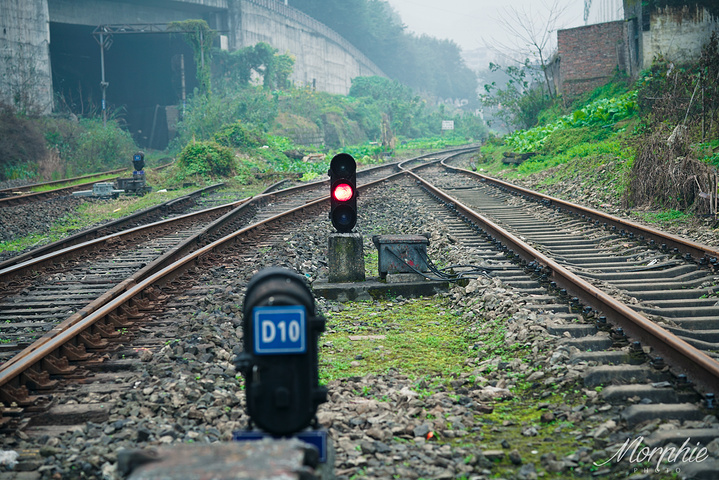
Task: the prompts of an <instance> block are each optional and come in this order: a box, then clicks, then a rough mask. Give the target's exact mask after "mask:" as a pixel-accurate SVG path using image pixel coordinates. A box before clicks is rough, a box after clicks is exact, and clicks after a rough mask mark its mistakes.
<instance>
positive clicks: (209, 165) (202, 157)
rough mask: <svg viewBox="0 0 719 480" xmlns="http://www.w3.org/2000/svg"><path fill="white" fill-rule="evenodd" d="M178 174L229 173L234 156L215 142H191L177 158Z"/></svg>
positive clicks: (206, 174)
mask: <svg viewBox="0 0 719 480" xmlns="http://www.w3.org/2000/svg"><path fill="white" fill-rule="evenodd" d="M177 164H178V172H179V173H178V175H179V176H180V177H181V178H185V177H189V176H192V175H200V176H203V177H205V176H212V175H218V176H223V175H229V174H230V173H231V172H232V170H233V169H234V168H235V157H234V155H233V153H232V150H230V149H229V148H228V147H225V146H223V145H218V144H217V143H215V142H192V143H189V144H187V146H186V147H185V148H184V149H183V150H182V153H180V156H179V157H178V159H177Z"/></svg>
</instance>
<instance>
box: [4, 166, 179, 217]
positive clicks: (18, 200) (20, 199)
mask: <svg viewBox="0 0 719 480" xmlns="http://www.w3.org/2000/svg"><path fill="white" fill-rule="evenodd" d="M171 164H172V162H170V163H166V164H164V165H160V166H157V167H154V168H152V169H151V170H162V169H164V168H166V167H168V166H169V165H171ZM127 170H129V169H128V168H120V169H118V170H111V171H108V172H105V173H98V174H95V175H86V176H84V177H76V178H70V179H67V180H55V181H53V182H47V183H36V184H33V185H26V186H24V187H17V188H10V189H5V190H0V193H2V192H7V191H16V192H17V191H23V189H27V190H28V191H29V189H32V188H37V187H41V186H44V185H53V184H59V183H67V182H72V181H74V180H80V179H84V178H93V177H100V176H103V175H114V174H115V173H121V172H125V171H127ZM97 182H98V180H95V181H92V182H86V183H80V184H77V185H69V186H67V187H60V188H56V189H54V190H46V191H44V192H34V193H27V194H25V193H23V194H22V195H12V196H8V197H3V198H0V208H4V207H12V206H16V205H22V204H25V203H32V202H34V201H36V200H42V199H44V198H51V197H56V196H60V195H63V194H65V193H71V192H76V191H79V190H83V189H85V188H89V187H92V185H94V184H95V183H97Z"/></svg>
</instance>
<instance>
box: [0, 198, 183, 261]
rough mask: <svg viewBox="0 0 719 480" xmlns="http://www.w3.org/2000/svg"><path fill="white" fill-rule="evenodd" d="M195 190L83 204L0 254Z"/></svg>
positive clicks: (0, 245)
mask: <svg viewBox="0 0 719 480" xmlns="http://www.w3.org/2000/svg"><path fill="white" fill-rule="evenodd" d="M196 189H197V188H196V187H191V188H185V189H180V190H172V191H168V192H165V193H157V192H151V193H148V194H147V195H145V196H142V197H134V196H121V197H119V198H116V199H112V200H91V201H87V202H83V203H81V204H80V205H78V206H77V208H76V209H75V211H74V212H72V213H70V214H68V215H65V216H64V217H61V218H59V219H57V220H56V221H55V222H54V223H53V224H52V225H51V226H50V229H49V231H47V232H42V233H37V232H33V233H29V234H28V235H25V236H23V237H18V238H15V239H12V240H7V241H4V242H0V252H19V251H22V250H25V249H27V248H32V247H37V246H40V245H44V244H47V243H50V242H54V241H56V240H59V239H61V238H63V237H65V236H68V235H69V234H72V233H74V232H76V231H78V230H82V229H85V228H88V227H91V226H92V225H95V224H97V223H99V222H102V221H105V220H112V219H117V218H120V217H124V216H127V215H129V214H131V213H133V212H136V211H138V210H142V209H144V208H148V207H150V206H153V205H157V204H160V203H162V202H166V201H168V200H172V199H173V198H177V197H180V196H182V195H187V194H188V193H190V192H192V191H194V190H196Z"/></svg>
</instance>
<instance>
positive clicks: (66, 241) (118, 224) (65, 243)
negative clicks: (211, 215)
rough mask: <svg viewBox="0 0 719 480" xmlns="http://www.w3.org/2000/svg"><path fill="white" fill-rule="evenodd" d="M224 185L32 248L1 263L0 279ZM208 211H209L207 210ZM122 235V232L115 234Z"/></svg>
mask: <svg viewBox="0 0 719 480" xmlns="http://www.w3.org/2000/svg"><path fill="white" fill-rule="evenodd" d="M223 185H224V183H217V184H215V185H210V186H207V187H204V188H201V189H199V190H195V191H194V192H192V193H189V194H187V195H183V196H182V197H177V198H174V199H172V200H168V201H166V202H163V203H160V204H158V205H154V206H152V207H148V208H145V209H142V210H139V211H137V212H134V213H132V214H130V215H127V216H125V217H121V218H118V219H117V220H113V221H112V222H109V223H104V224H102V225H98V226H96V227H92V228H89V229H87V230H83V231H81V232H78V233H75V234H73V235H70V236H69V237H65V238H61V239H60V240H56V241H54V242H52V243H48V244H47V245H43V246H41V247H38V248H34V249H32V250H30V251H28V252H25V253H23V254H20V255H16V256H14V257H12V258H9V259H7V260H5V261H3V262H0V279H1V278H2V275H3V271H4V270H5V269H6V268H9V267H11V266H13V265H17V264H20V263H23V262H25V261H27V260H30V259H32V258H39V257H41V256H45V255H48V254H49V253H50V252H59V251H60V250H62V249H64V248H67V247H69V246H71V245H77V244H81V243H83V242H87V241H89V240H88V239H93V238H98V239H100V237H97V235H100V232H102V231H103V230H111V229H113V228H123V226H124V225H127V224H130V223H133V222H136V221H139V220H140V219H141V218H142V217H147V216H149V215H152V214H154V213H158V212H162V211H165V210H170V209H172V207H173V206H174V205H175V204H181V203H183V202H185V201H187V200H191V199H193V198H195V197H197V196H199V195H202V194H203V193H207V192H209V191H212V190H216V189H218V188H220V187H222V186H223ZM208 210H209V209H208ZM117 233H122V232H117ZM109 237H111V234H108V235H107V236H103V237H102V239H107V238H109Z"/></svg>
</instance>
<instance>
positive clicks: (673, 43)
mask: <svg viewBox="0 0 719 480" xmlns="http://www.w3.org/2000/svg"><path fill="white" fill-rule="evenodd" d="M649 25H650V27H649V31H646V32H644V34H643V35H642V47H643V50H644V58H643V63H642V68H649V67H650V66H651V65H652V61H653V60H654V57H656V56H658V55H660V54H661V55H664V56H665V57H666V58H667V59H670V60H671V61H674V62H678V63H682V62H687V61H689V60H694V59H697V58H699V56H700V54H701V49H702V46H703V45H704V44H706V43H707V42H708V41H709V38H710V37H711V33H712V31H719V19H717V18H713V17H712V16H711V15H710V14H709V12H708V11H707V10H706V9H705V8H704V7H700V6H699V5H692V6H691V7H689V6H685V7H684V8H672V7H666V8H663V9H662V8H659V9H656V10H654V11H652V12H651V13H650V17H649Z"/></svg>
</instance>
